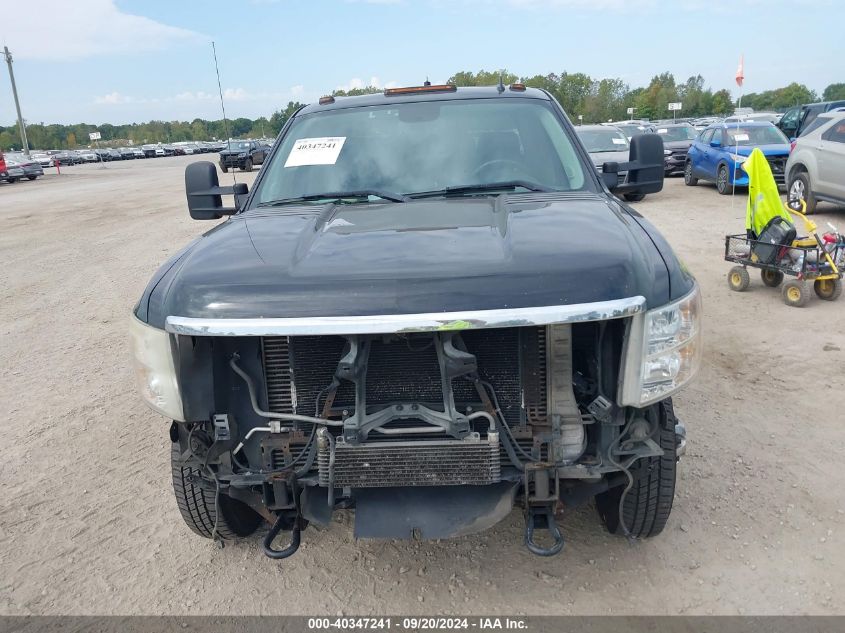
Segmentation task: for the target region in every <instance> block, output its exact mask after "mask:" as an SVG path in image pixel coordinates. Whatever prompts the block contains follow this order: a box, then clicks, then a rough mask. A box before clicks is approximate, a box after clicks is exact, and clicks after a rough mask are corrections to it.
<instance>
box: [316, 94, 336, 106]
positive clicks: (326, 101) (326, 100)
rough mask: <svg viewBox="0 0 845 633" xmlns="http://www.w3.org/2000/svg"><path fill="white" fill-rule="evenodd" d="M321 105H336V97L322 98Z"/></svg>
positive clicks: (327, 96)
mask: <svg viewBox="0 0 845 633" xmlns="http://www.w3.org/2000/svg"><path fill="white" fill-rule="evenodd" d="M319 103H320V105H326V104H328V103H334V97H333V96H331V95H326V96H325V97H320V101H319Z"/></svg>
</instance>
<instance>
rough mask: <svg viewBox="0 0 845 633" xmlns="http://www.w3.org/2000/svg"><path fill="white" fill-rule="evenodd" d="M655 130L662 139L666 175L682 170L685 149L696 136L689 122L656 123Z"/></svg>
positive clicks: (686, 149) (685, 160)
mask: <svg viewBox="0 0 845 633" xmlns="http://www.w3.org/2000/svg"><path fill="white" fill-rule="evenodd" d="M655 132H656V133H657V134H658V135H659V136H660V138H662V139H663V155H664V159H663V171H664V172H665V173H666V175H667V176H669V175H670V174H678V173H682V172H683V171H684V165H686V162H687V151H688V150H689V147H690V145H692V142H693V141H694V140H695V137H696V136H698V133H697V132H696V131H695V128H694V127H692V126H691V125H690V124H689V123H667V124H665V125H658V126H657V129H656V130H655Z"/></svg>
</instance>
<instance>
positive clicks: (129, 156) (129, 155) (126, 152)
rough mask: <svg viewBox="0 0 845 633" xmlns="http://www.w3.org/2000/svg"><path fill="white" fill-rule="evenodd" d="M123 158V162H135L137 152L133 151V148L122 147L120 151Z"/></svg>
mask: <svg viewBox="0 0 845 633" xmlns="http://www.w3.org/2000/svg"><path fill="white" fill-rule="evenodd" d="M118 151H119V152H120V155H121V157H123V160H134V159H135V152H133V151H132V148H131V147H121V148H120V149H119V150H118Z"/></svg>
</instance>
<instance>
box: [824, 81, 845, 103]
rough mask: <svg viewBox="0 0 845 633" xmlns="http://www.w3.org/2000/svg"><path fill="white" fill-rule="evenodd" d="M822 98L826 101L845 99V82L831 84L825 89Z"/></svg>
mask: <svg viewBox="0 0 845 633" xmlns="http://www.w3.org/2000/svg"><path fill="white" fill-rule="evenodd" d="M822 99H824V100H825V101H839V100H840V99H845V84H830V85H829V86H828V87H827V88H825V89H824V92H823V93H822Z"/></svg>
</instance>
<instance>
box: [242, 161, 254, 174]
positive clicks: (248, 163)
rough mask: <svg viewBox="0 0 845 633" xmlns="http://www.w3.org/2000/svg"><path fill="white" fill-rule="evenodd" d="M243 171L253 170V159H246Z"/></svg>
mask: <svg viewBox="0 0 845 633" xmlns="http://www.w3.org/2000/svg"><path fill="white" fill-rule="evenodd" d="M241 171H252V161H251V160H250V159H249V158H247V159H246V160H245V161H244V165H243V167H241Z"/></svg>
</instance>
